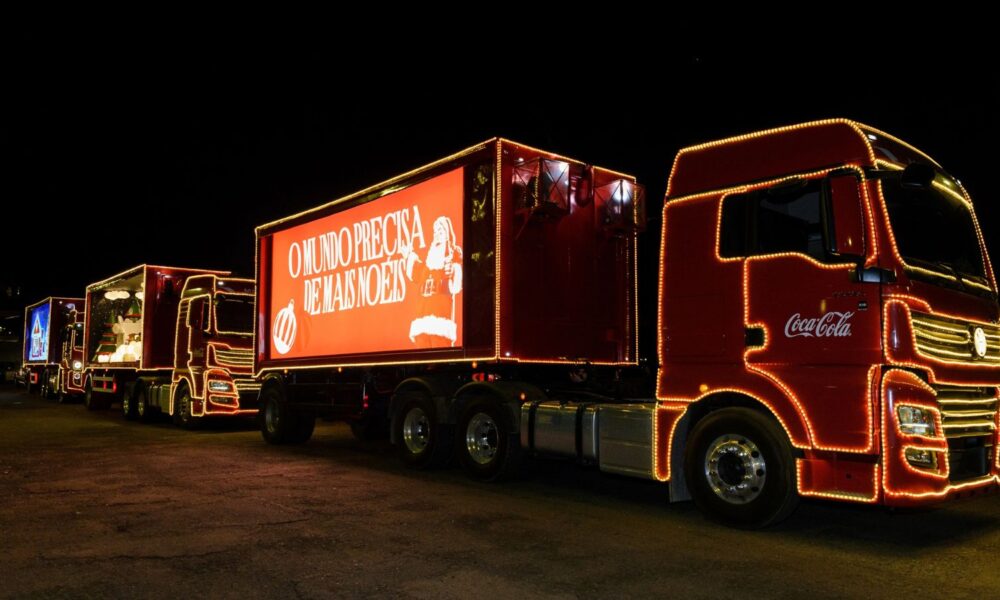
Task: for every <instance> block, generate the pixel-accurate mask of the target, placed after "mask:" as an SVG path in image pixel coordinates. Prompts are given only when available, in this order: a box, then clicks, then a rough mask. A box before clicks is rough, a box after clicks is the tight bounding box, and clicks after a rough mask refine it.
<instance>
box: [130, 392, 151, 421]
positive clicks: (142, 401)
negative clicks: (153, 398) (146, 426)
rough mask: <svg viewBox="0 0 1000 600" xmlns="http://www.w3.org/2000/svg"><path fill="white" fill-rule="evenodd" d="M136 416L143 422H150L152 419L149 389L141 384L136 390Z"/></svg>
mask: <svg viewBox="0 0 1000 600" xmlns="http://www.w3.org/2000/svg"><path fill="white" fill-rule="evenodd" d="M134 404H135V416H136V417H138V418H139V420H140V421H142V422H143V423H149V421H150V420H151V419H152V416H153V414H152V413H153V411H152V409H150V407H149V390H148V389H147V388H146V386H144V385H143V386H139V389H138V390H136V392H135V402H134Z"/></svg>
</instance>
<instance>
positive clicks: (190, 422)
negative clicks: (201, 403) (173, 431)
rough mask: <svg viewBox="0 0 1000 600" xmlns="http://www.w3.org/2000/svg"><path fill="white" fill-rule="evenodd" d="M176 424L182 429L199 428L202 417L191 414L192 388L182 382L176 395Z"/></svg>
mask: <svg viewBox="0 0 1000 600" xmlns="http://www.w3.org/2000/svg"><path fill="white" fill-rule="evenodd" d="M173 416H174V425H177V426H178V427H181V428H182V429H197V428H198V427H199V426H200V425H201V419H199V418H198V417H195V416H194V415H192V414H191V390H189V389H188V387H187V385H186V384H181V385H180V386H178V388H177V392H175V395H174V415H173Z"/></svg>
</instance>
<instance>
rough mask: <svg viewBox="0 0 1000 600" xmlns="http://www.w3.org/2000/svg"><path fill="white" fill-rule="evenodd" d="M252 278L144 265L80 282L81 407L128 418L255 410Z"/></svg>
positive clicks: (191, 421) (184, 418) (194, 418)
mask: <svg viewBox="0 0 1000 600" xmlns="http://www.w3.org/2000/svg"><path fill="white" fill-rule="evenodd" d="M253 295H254V284H253V281H251V280H247V279H237V278H232V277H230V273H229V272H226V271H205V270H198V269H180V268H173V267H159V266H152V265H141V266H138V267H135V268H133V269H130V270H128V271H125V272H123V273H120V274H118V275H115V276H113V277H110V278H108V279H105V280H103V281H100V282H98V283H95V284H92V285H90V286H88V287H87V299H88V307H87V321H86V323H87V326H86V332H87V333H86V339H85V342H84V357H85V376H84V392H85V396H84V403H85V404H86V406H87V408H90V409H98V408H105V407H107V406H109V405H110V404H112V403H120V405H121V408H122V413H123V415H124V416H125V418H127V419H138V420H142V421H146V420H149V419H150V418H151V417H152V416H153V415H155V414H165V415H169V416H171V417H172V418H173V419H174V421H175V422H176V423H177V424H178V425H181V426H183V427H194V426H196V425H197V424H198V423H199V422H200V418H201V417H206V416H240V415H253V414H256V412H257V411H256V402H257V395H258V390H259V385H257V384H256V383H255V382H254V381H253V379H252V372H251V368H252V364H253V359H252V355H251V353H252V335H253V320H254V311H253Z"/></svg>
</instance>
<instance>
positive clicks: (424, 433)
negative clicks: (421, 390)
mask: <svg viewBox="0 0 1000 600" xmlns="http://www.w3.org/2000/svg"><path fill="white" fill-rule="evenodd" d="M430 441H431V421H430V419H428V418H427V413H425V412H424V409H422V408H420V407H419V406H414V407H413V408H411V409H410V410H409V412H407V413H406V416H405V417H404V418H403V443H404V444H406V449H407V450H409V451H410V452H411V453H413V454H420V453H421V452H423V451H424V450H425V449H427V444H429V443H430Z"/></svg>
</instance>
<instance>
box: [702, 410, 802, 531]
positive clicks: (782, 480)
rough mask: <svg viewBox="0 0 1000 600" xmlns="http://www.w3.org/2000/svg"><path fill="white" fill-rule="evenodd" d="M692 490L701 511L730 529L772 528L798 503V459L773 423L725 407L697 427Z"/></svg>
mask: <svg viewBox="0 0 1000 600" xmlns="http://www.w3.org/2000/svg"><path fill="white" fill-rule="evenodd" d="M684 471H685V476H686V478H687V485H688V489H690V490H691V496H692V498H693V499H694V502H695V504H696V505H698V508H699V509H701V511H702V512H704V513H705V514H706V515H708V516H709V518H712V519H715V520H717V521H720V522H722V523H724V524H726V525H730V526H733V527H742V528H748V529H752V528H759V527H766V526H768V525H773V524H775V523H777V522H779V521H781V520H783V519H785V518H786V517H788V515H790V514H791V513H792V511H793V510H795V507H796V506H797V505H798V502H799V496H798V493H797V490H796V487H795V457H794V456H793V455H792V447H791V444H789V442H788V438H787V437H786V436H785V434H784V432H783V431H782V430H781V429H780V428H779V427H778V425H777V423H775V422H774V420H773V419H771V418H769V417H768V416H766V415H763V414H761V413H759V412H757V411H755V410H752V409H749V408H739V407H734V408H726V409H722V410H719V411H717V412H714V413H711V414H709V415H708V416H706V417H705V418H703V419H702V420H701V421H698V423H697V424H696V425H695V427H694V430H693V431H692V432H691V435H690V437H689V439H688V444H687V448H686V451H685V456H684Z"/></svg>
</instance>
